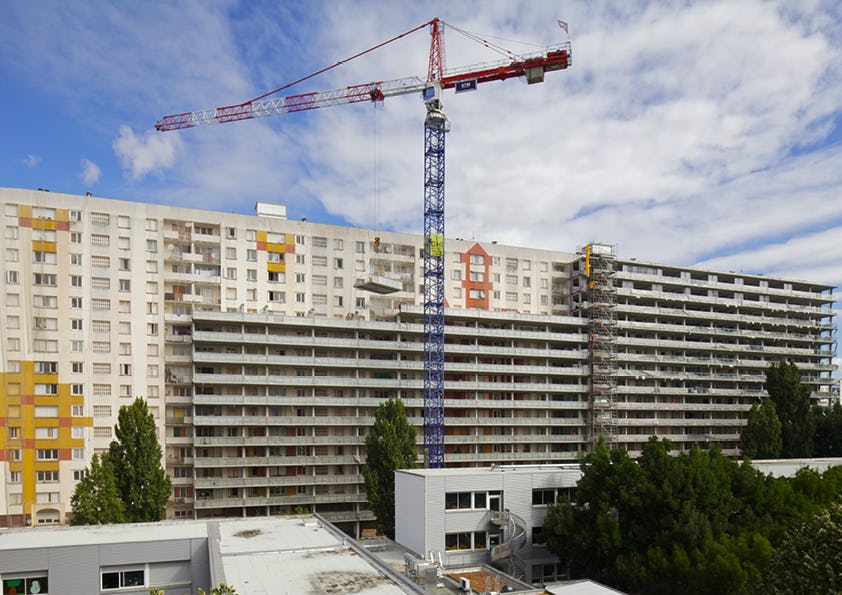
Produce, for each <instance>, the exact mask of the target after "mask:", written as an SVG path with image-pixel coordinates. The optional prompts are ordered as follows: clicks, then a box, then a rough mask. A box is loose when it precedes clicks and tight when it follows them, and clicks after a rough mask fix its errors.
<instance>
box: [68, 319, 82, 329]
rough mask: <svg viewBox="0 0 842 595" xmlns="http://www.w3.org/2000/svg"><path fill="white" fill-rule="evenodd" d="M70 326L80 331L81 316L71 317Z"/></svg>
mask: <svg viewBox="0 0 842 595" xmlns="http://www.w3.org/2000/svg"><path fill="white" fill-rule="evenodd" d="M70 328H71V330H74V331H81V330H82V319H81V318H71V319H70Z"/></svg>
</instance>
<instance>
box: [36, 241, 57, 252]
mask: <svg viewBox="0 0 842 595" xmlns="http://www.w3.org/2000/svg"><path fill="white" fill-rule="evenodd" d="M32 249H33V250H34V251H35V252H56V243H55V242H44V241H42V240H32Z"/></svg>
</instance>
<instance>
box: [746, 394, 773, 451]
mask: <svg viewBox="0 0 842 595" xmlns="http://www.w3.org/2000/svg"><path fill="white" fill-rule="evenodd" d="M740 449H741V450H742V451H743V455H745V456H747V457H749V458H751V459H774V458H776V457H778V456H779V455H780V454H781V420H779V419H778V413H777V411H776V408H775V402H774V401H772V400H771V399H764V400H763V403H761V405H760V406H759V407H758V405H757V403H755V404H754V405H752V406H751V411H749V413H748V422H747V423H746V425H745V427H744V428H743V431H742V433H741V434H740Z"/></svg>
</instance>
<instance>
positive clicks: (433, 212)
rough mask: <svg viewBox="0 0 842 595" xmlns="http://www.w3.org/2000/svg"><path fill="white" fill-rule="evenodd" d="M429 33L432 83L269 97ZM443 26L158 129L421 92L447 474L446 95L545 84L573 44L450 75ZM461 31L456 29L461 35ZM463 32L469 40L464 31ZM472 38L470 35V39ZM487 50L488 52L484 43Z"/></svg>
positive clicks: (438, 429) (427, 309)
mask: <svg viewBox="0 0 842 595" xmlns="http://www.w3.org/2000/svg"><path fill="white" fill-rule="evenodd" d="M427 25H429V26H430V33H431V42H430V61H429V66H428V70H427V80H426V81H424V80H422V79H421V78H420V77H408V78H402V79H395V80H390V81H376V82H371V83H365V84H361V85H350V86H348V87H342V88H339V89H332V90H329V91H316V92H311V93H302V94H297V95H288V96H285V97H271V95H274V94H276V93H277V92H278V91H281V90H283V89H286V88H288V87H290V86H292V85H294V84H297V83H300V82H301V81H304V80H307V79H309V78H312V77H313V76H315V75H317V74H321V73H323V72H326V71H327V70H330V69H332V68H335V67H337V66H339V65H341V64H344V63H345V62H347V61H348V60H350V59H353V58H356V57H358V56H361V55H363V54H366V53H368V52H370V51H372V50H374V49H377V48H379V47H382V46H384V45H386V44H388V43H391V42H392V41H395V40H397V39H400V38H401V37H404V36H406V35H408V34H410V33H412V32H414V31H417V30H418V29H420V28H422V27H425V26H427ZM443 26H444V23H443V21H441V20H439V19H437V18H436V19H433V20H431V21H429V22H428V23H424V24H423V25H419V26H418V27H415V28H414V29H411V30H409V31H407V32H405V33H402V34H400V35H398V36H396V37H393V38H392V39H390V40H388V41H386V42H383V43H380V44H378V45H376V46H374V47H372V48H369V49H368V50H365V51H363V52H360V53H358V54H356V55H355V56H352V57H351V58H349V59H347V60H342V61H340V62H337V63H336V64H334V65H333V66H329V67H327V68H323V69H321V70H319V71H317V72H315V73H313V74H311V75H308V76H306V77H303V78H301V79H298V80H297V81H295V82H293V83H290V84H288V85H285V86H283V87H281V88H280V89H275V90H274V91H270V92H269V93H266V94H264V95H261V96H260V97H257V98H255V99H251V100H248V101H245V102H243V103H239V104H235V105H228V106H223V107H217V108H212V109H206V110H199V111H195V112H184V113H180V114H173V115H169V116H164V117H163V118H161V120H159V121H158V122H157V123H156V124H155V128H156V129H157V130H158V131H162V132H163V131H169V130H181V129H184V128H193V127H194V126H202V125H207V124H224V123H227V122H238V121H241V120H251V119H255V118H262V117H265V116H272V115H277V114H286V113H292V112H299V111H305V110H311V109H317V108H322V107H331V106H336V105H345V104H350V103H360V102H366V101H382V100H384V99H385V98H386V97H395V96H398V95H406V94H410V93H420V94H421V97H422V99H423V100H424V105H425V107H426V117H425V118H424V249H423V255H424V298H423V299H424V457H425V463H426V466H427V467H429V468H441V467H444V424H445V422H444V326H445V325H444V260H445V259H444V217H445V213H444V173H445V168H444V145H445V134H446V133H447V132H448V131H449V130H450V124H449V122H448V120H447V116H446V115H445V113H444V108H443V105H442V100H441V94H442V91H443V90H445V89H455V90H456V91H457V92H459V91H465V90H473V89H476V88H477V85H478V84H479V83H486V82H491V81H501V80H506V79H509V78H513V77H521V76H522V77H525V78H526V81H527V83H529V84H532V83H539V82H543V80H544V73H546V72H550V71H553V70H562V69H566V68H568V67H569V66H570V64H571V48H570V42H569V41H568V42H565V43H561V44H556V45H551V46H549V47H547V48H546V49H545V50H544V51H541V52H536V53H533V54H529V55H524V56H517V57H515V56H512V57H511V59H506V60H501V61H498V62H493V63H486V64H481V65H474V66H468V67H464V68H459V69H455V70H451V71H448V70H447V69H446V68H445V60H444V37H443V35H442V33H443ZM457 30H458V29H457ZM460 32H461V33H463V34H464V33H466V32H464V31H460ZM469 36H472V35H469ZM486 45H488V44H487V43H486Z"/></svg>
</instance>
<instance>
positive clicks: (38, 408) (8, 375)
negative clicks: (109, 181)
mask: <svg viewBox="0 0 842 595" xmlns="http://www.w3.org/2000/svg"><path fill="white" fill-rule="evenodd" d="M0 203H2V216H3V232H2V237H0V258H2V262H3V277H2V278H3V292H2V294H1V295H0V317H2V323H3V324H2V329H3V335H2V337H1V338H2V360H0V378H2V402H1V404H2V409H3V411H2V414H0V415H2V418H3V428H2V432H0V453H2V466H3V468H4V473H3V480H2V481H3V486H2V487H3V489H2V490H0V524H6V525H11V524H24V523H27V522H33V523H46V522H60V521H61V520H62V519H63V517H64V514H65V513H67V512H69V510H70V505H69V502H70V495H71V494H72V490H73V486H74V483H75V480H76V479H78V477H79V476H80V474H81V473H82V472H83V470H84V468H85V467H86V465H87V464H88V463H89V461H90V457H91V455H92V454H93V453H95V452H99V451H103V450H105V449H107V447H108V444H109V443H110V441H111V440H112V439H113V426H114V424H115V423H116V418H117V412H118V410H119V407H120V406H121V405H123V404H128V403H129V402H130V401H131V399H132V398H133V397H135V396H142V397H144V398H145V399H146V400H147V402H148V404H149V407H150V410H151V411H152V413H153V415H154V416H155V418H156V420H157V422H158V424H159V438H160V440H161V442H162V444H163V445H164V449H165V461H164V463H165V465H166V468H167V471H168V473H169V474H170V476H171V477H172V479H173V495H172V500H171V503H170V507H169V511H168V515H169V516H171V517H185V518H193V517H199V518H202V517H210V516H231V515H235V516H250V515H266V514H274V513H286V512H295V511H296V510H301V509H307V510H310V511H313V512H319V513H321V514H324V515H325V516H326V517H327V518H328V519H330V520H332V521H334V522H337V523H339V524H340V526H344V527H345V528H346V529H348V530H351V531H353V530H355V529H358V528H359V526H360V523H362V522H365V521H368V520H370V519H371V515H370V513H369V512H368V511H367V510H366V508H365V494H364V492H363V489H362V481H361V475H360V473H361V465H362V464H363V463H364V461H365V452H364V447H363V441H364V436H365V433H366V431H367V428H368V426H370V424H371V421H372V419H373V415H374V410H375V409H376V407H377V405H378V404H379V403H380V402H381V401H382V400H383V399H385V398H387V397H390V396H398V397H401V398H402V399H403V400H404V403H405V404H406V406H407V409H408V413H409V416H410V418H411V420H412V421H413V422H414V423H416V425H417V426H418V427H419V430H420V428H421V427H422V412H423V324H422V318H423V308H422V307H421V303H422V297H423V287H422V283H423V272H422V271H423V265H422V261H421V257H420V253H421V252H420V251H421V248H422V240H421V237H420V236H418V235H413V234H400V233H387V232H383V233H379V234H378V236H379V238H377V241H375V234H374V232H372V231H371V230H365V229H356V228H350V227H340V226H332V225H322V224H318V223H312V222H306V221H291V220H288V219H287V218H286V216H285V209H284V207H283V206H282V205H277V204H272V203H258V205H256V206H257V216H247V215H237V214H231V213H221V212H213V211H206V210H198V209H187V208H180V207H167V206H162V205H156V204H147V203H136V202H126V201H117V200H109V199H101V198H96V197H90V196H88V197H85V196H72V195H64V194H57V193H50V192H43V191H28V190H15V189H0ZM446 259H447V260H446V265H445V270H446V279H445V297H446V300H447V304H446V305H447V310H446V333H445V337H446V339H445V340H446V364H445V398H446V411H445V415H446V417H445V422H446V423H445V425H446V431H445V434H446V436H445V457H446V464H447V465H448V466H477V465H488V464H491V463H544V462H561V461H572V460H575V457H576V453H577V452H578V451H580V450H583V449H587V448H588V447H589V445H590V444H591V443H592V442H593V440H594V439H595V437H596V436H597V435H598V434H602V435H605V436H606V437H607V438H608V439H609V440H610V441H612V442H614V443H616V444H621V445H624V446H626V447H628V448H629V449H630V450H631V451H633V452H634V451H637V450H639V449H640V448H641V446H642V444H643V443H644V442H645V441H646V439H647V438H648V437H649V436H650V435H652V434H657V435H660V436H665V437H669V438H670V439H671V440H673V442H674V443H675V445H676V447H677V448H680V449H686V448H690V447H692V446H694V445H701V446H703V447H707V446H710V445H715V446H718V447H720V448H722V449H724V450H725V451H726V452H730V453H736V452H737V444H738V439H739V433H740V430H741V427H742V425H743V424H744V420H745V416H746V413H747V411H748V409H749V407H750V406H751V403H752V402H754V400H756V399H758V398H760V397H762V396H763V395H764V394H765V393H764V390H763V385H764V379H765V370H766V368H767V367H768V365H769V363H770V362H774V361H780V360H782V359H789V360H792V361H794V362H796V363H797V364H798V366H799V368H800V370H801V372H802V380H803V381H804V382H805V383H807V384H809V386H810V387H811V389H812V391H813V396H814V397H815V398H816V399H833V398H838V383H835V381H834V380H833V378H832V377H831V373H832V371H833V366H832V364H831V358H832V355H833V350H834V348H835V342H834V341H835V335H834V332H833V331H834V324H833V312H832V310H831V306H832V304H833V302H834V299H835V297H834V294H833V292H832V290H833V288H832V287H831V286H828V285H822V284H819V283H811V282H807V281H795V280H783V279H772V278H768V277H764V276H759V275H748V274H742V273H734V272H716V271H703V270H698V269H692V268H687V267H680V266H673V265H664V264H654V263H642V262H636V261H634V260H624V259H620V258H618V257H617V255H616V254H615V251H614V248H613V247H612V246H610V245H604V244H592V245H589V246H586V247H583V248H582V249H581V250H579V251H576V252H556V251H547V250H535V249H527V248H518V247H511V246H502V245H498V244H496V243H493V242H492V243H484V242H474V241H465V240H460V239H452V240H447V243H446ZM371 275H375V276H380V277H386V278H388V279H390V280H391V281H392V282H398V283H399V285H400V289H399V290H398V291H396V292H393V293H389V294H376V293H371V292H368V291H365V290H363V289H361V288H356V287H355V283H356V281H357V280H358V279H361V278H367V277H370V276H371ZM420 436H421V433H420V431H419V447H420V441H421V438H420ZM420 452H421V450H420V448H419V453H420Z"/></svg>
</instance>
